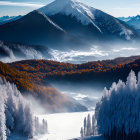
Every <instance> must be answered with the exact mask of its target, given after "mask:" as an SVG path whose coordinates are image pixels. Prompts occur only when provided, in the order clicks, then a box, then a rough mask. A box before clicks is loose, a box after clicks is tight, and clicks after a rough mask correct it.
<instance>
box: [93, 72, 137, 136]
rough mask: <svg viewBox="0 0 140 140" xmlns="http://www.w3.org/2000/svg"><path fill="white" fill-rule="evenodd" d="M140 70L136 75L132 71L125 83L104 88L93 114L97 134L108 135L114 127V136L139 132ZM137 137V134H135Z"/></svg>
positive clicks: (121, 82)
mask: <svg viewBox="0 0 140 140" xmlns="http://www.w3.org/2000/svg"><path fill="white" fill-rule="evenodd" d="M139 91H140V72H139V73H138V77H136V75H135V73H134V72H133V71H131V72H130V74H129V76H128V77H127V81H126V83H125V82H123V81H121V80H120V81H119V82H118V83H117V84H116V83H113V84H112V86H111V88H110V89H109V90H107V89H106V88H105V93H104V96H103V97H102V99H101V101H100V102H99V103H98V104H97V105H96V109H95V116H96V119H97V127H98V133H99V134H103V135H104V134H105V135H107V136H110V135H111V133H112V131H113V130H114V128H116V132H115V133H116V136H117V134H118V133H121V132H122V129H124V133H125V134H126V136H127V135H129V134H130V133H131V134H135V133H136V132H139V133H140V126H139V124H140V113H139V112H140V92H139ZM120 135H121V134H120ZM136 137H137V136H136Z"/></svg>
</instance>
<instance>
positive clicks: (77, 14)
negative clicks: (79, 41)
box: [39, 0, 135, 40]
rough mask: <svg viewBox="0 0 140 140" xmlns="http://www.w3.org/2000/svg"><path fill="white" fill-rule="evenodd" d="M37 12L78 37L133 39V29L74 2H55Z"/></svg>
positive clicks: (73, 0)
mask: <svg viewBox="0 0 140 140" xmlns="http://www.w3.org/2000/svg"><path fill="white" fill-rule="evenodd" d="M39 11H40V12H42V13H44V14H45V15H47V16H48V17H49V18H50V19H52V20H53V21H54V22H55V23H57V24H58V25H59V26H60V27H62V28H63V29H65V30H66V31H68V32H70V33H72V34H75V35H76V36H77V35H78V37H82V38H88V39H89V38H90V39H94V40H96V39H98V40H104V39H113V38H121V39H124V40H131V39H132V38H134V37H135V31H134V30H133V29H131V28H130V27H128V26H127V25H125V24H124V23H122V22H121V21H119V20H117V19H116V18H114V17H113V16H110V15H108V14H106V13H104V12H102V11H100V10H98V9H95V8H93V7H90V6H87V5H85V4H83V3H81V2H78V1H75V0H65V1H63V0H56V1H54V2H53V3H51V4H49V5H47V6H45V7H43V8H41V9H39ZM64 19H65V20H64ZM87 34H88V36H87Z"/></svg>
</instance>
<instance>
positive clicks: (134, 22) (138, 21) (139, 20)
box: [127, 15, 140, 29]
mask: <svg viewBox="0 0 140 140" xmlns="http://www.w3.org/2000/svg"><path fill="white" fill-rule="evenodd" d="M127 23H128V24H129V25H131V26H133V27H135V29H140V15H137V16H135V17H133V18H131V20H129V21H128V22H127Z"/></svg>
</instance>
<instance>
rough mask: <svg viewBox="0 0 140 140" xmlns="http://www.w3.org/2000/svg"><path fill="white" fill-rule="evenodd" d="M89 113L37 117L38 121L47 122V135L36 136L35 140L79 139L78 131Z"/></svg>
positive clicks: (91, 112) (92, 112)
mask: <svg viewBox="0 0 140 140" xmlns="http://www.w3.org/2000/svg"><path fill="white" fill-rule="evenodd" d="M89 113H90V114H92V115H93V114H94V111H90V112H78V113H59V114H50V115H39V116H38V117H39V119H40V120H42V119H43V118H44V119H46V120H47V121H48V129H49V134H46V135H43V136H41V135H40V136H36V137H35V139H37V140H68V139H72V138H78V137H80V129H81V126H83V120H84V117H86V116H87V114H89Z"/></svg>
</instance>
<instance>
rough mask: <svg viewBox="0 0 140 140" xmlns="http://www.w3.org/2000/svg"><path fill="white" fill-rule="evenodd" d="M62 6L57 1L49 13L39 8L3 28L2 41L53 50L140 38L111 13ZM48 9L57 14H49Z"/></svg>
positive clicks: (69, 2)
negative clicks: (41, 46) (45, 46)
mask: <svg viewBox="0 0 140 140" xmlns="http://www.w3.org/2000/svg"><path fill="white" fill-rule="evenodd" d="M61 2H62V1H61ZM62 3H64V4H63V6H64V7H63V6H62V5H60V1H58V0H56V1H54V2H52V3H51V4H49V5H47V6H45V7H44V9H45V10H43V8H41V9H37V10H35V11H32V12H30V13H29V14H27V15H25V16H23V17H22V18H20V19H18V20H16V21H13V22H10V23H7V24H4V25H1V26H0V32H1V34H0V39H1V40H3V41H10V42H20V43H25V44H29V45H47V46H48V47H49V48H53V49H64V48H66V49H67V48H70V49H71V48H74V49H75V48H82V47H84V46H88V45H93V43H94V44H101V43H105V42H106V43H108V42H113V41H115V40H117V41H132V40H135V39H137V38H138V34H137V33H136V31H135V30H134V29H133V28H131V27H129V26H128V25H126V24H125V23H123V22H121V21H120V20H118V19H116V18H115V17H113V16H111V15H109V14H106V13H104V12H102V11H100V10H98V9H95V8H92V7H90V6H87V5H85V4H83V3H81V2H78V1H73V0H67V1H63V2H62ZM65 3H66V4H65ZM51 5H54V7H53V6H51ZM59 6H60V7H59ZM61 6H62V7H61ZM49 7H50V8H49ZM51 7H53V8H51ZM57 7H58V10H57ZM61 8H62V9H61ZM46 10H48V11H49V10H50V13H53V10H54V11H55V10H57V12H54V13H55V14H49V12H47V11H46ZM63 12H64V13H63ZM83 23H84V24H83ZM54 40H55V41H54Z"/></svg>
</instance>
